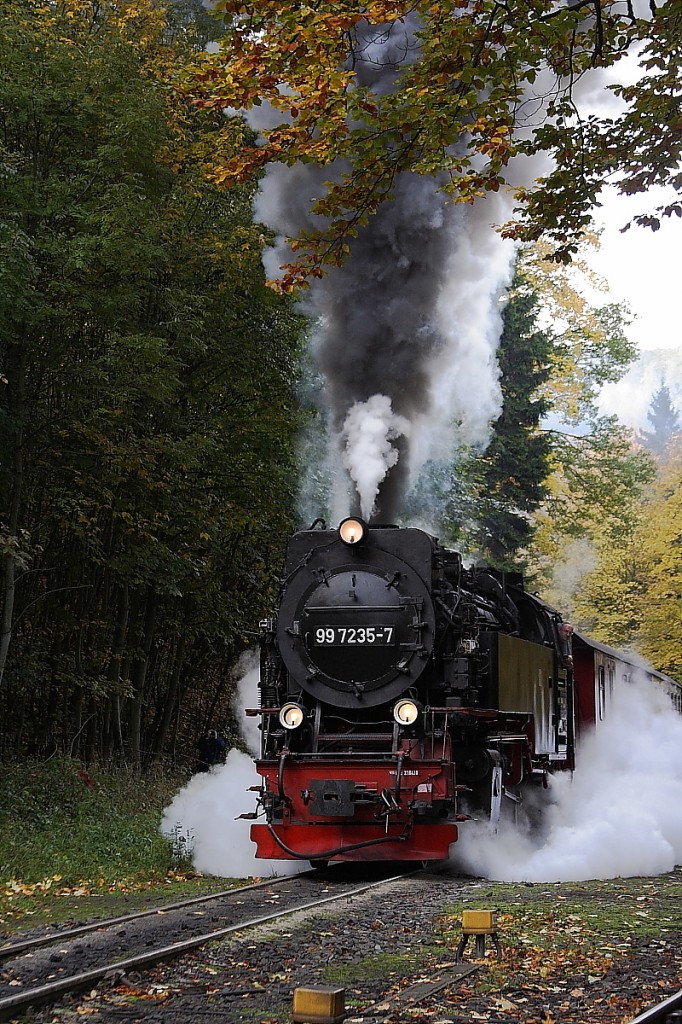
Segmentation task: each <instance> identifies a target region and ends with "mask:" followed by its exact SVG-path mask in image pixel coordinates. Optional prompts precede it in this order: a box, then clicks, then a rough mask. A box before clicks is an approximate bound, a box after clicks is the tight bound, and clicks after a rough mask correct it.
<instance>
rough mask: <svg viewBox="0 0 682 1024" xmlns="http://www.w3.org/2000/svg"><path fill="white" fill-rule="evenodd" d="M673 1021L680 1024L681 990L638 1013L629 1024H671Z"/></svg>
mask: <svg viewBox="0 0 682 1024" xmlns="http://www.w3.org/2000/svg"><path fill="white" fill-rule="evenodd" d="M673 1021H674V1022H678V1021H679V1022H681V1024H682V990H681V991H679V992H676V993H675V995H673V996H670V997H669V998H668V999H664V1000H663V1002H662V1003H658V1004H657V1005H656V1006H652V1007H651V1008H650V1009H648V1010H645V1011H644V1013H640V1015H639V1017H635V1018H634V1019H633V1020H631V1021H630V1024H668V1022H670V1024H672V1022H673Z"/></svg>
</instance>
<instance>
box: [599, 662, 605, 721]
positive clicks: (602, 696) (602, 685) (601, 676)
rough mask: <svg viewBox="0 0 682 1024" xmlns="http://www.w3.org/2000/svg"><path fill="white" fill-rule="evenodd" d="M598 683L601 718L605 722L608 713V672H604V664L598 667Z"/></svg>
mask: <svg viewBox="0 0 682 1024" xmlns="http://www.w3.org/2000/svg"><path fill="white" fill-rule="evenodd" d="M597 685H598V696H599V720H600V721H602V722H603V720H604V716H605V714H606V673H605V672H604V666H603V665H600V666H599V668H598V669H597Z"/></svg>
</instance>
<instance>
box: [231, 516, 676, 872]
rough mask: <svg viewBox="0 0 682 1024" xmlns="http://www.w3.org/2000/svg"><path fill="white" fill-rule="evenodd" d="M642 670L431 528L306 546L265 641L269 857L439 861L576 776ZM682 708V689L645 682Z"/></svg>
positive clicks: (295, 544)
mask: <svg viewBox="0 0 682 1024" xmlns="http://www.w3.org/2000/svg"><path fill="white" fill-rule="evenodd" d="M634 669H635V666H634V664H633V663H632V662H631V661H629V660H628V659H627V657H625V656H624V655H622V654H620V653H618V652H616V651H614V650H612V649H611V648H608V647H605V646H604V645H601V644H597V643H594V642H592V641H590V640H588V639H587V638H586V637H583V636H580V635H578V634H576V633H575V632H574V630H573V628H572V627H571V625H570V624H569V623H566V622H564V621H562V618H561V616H560V615H559V614H558V613H557V612H556V611H554V610H553V609H552V608H550V607H549V606H548V605H546V604H545V603H543V602H542V601H541V600H539V599H538V598H537V597H535V596H533V595H532V594H529V593H528V592H526V591H525V590H524V587H523V580H522V578H521V577H520V575H516V574H510V573H502V572H498V571H495V570H494V569H491V568H466V567H465V566H464V565H463V563H462V560H461V557H460V556H459V555H458V554H457V553H456V552H453V551H449V550H447V549H446V548H444V547H443V546H441V545H440V544H439V543H438V541H437V540H436V539H434V538H433V537H431V536H430V535H428V534H427V533H424V532H423V531H421V530H417V529H401V528H398V527H385V526H374V525H372V526H370V525H368V524H367V523H365V522H363V521H362V520H361V519H359V518H354V517H351V518H348V519H345V520H343V522H342V523H341V524H340V526H339V527H338V529H336V530H329V529H326V528H325V527H324V524H322V523H321V522H320V521H318V522H316V523H315V524H313V527H311V529H309V530H305V531H301V532H299V533H296V534H295V535H294V536H293V537H292V538H291V540H290V542H289V544H288V548H287V554H286V565H285V574H284V578H283V580H282V587H281V593H280V601H279V608H278V615H277V618H276V619H274V618H273V619H268V620H266V621H265V622H263V623H262V624H261V674H260V708H258V709H251V710H250V711H247V714H248V713H251V714H255V715H260V718H261V726H260V728H261V755H260V758H259V759H258V760H257V761H256V770H257V772H258V774H259V775H260V776H261V777H262V784H261V786H260V787H259V788H258V808H257V811H256V812H255V813H254V814H252V815H249V816H250V817H253V818H256V819H259V818H261V817H264V821H260V820H257V821H256V823H254V824H253V825H252V826H251V838H252V840H253V842H254V843H255V844H256V848H257V853H256V856H257V857H263V858H275V859H277V858H285V859H300V860H307V861H311V862H312V863H313V864H316V865H321V864H325V863H326V862H328V861H330V860H345V861H355V860H379V859H381V860H409V861H418V862H419V861H421V862H429V861H437V860H441V859H444V858H446V857H447V855H448V849H449V846H450V844H451V843H454V842H455V841H456V840H457V837H458V828H459V826H460V823H461V822H464V821H466V820H468V819H470V818H472V817H474V818H479V819H480V818H485V819H487V820H489V821H490V822H491V823H492V824H493V825H495V824H496V823H497V821H498V820H499V818H500V814H501V811H502V809H503V805H504V806H507V807H510V808H512V807H514V805H518V804H519V803H520V802H521V801H522V800H523V796H524V792H525V791H526V790H527V788H528V787H535V786H544V787H546V786H547V784H548V777H549V775H550V773H553V772H557V771H570V770H571V769H573V767H574V765H575V748H576V740H577V739H578V738H579V734H580V732H581V731H583V730H586V729H591V728H597V727H598V726H599V723H600V722H601V721H603V720H604V718H605V717H606V714H607V710H608V705H609V702H610V699H611V696H612V693H613V690H614V687H615V686H616V685H617V684H618V685H620V684H622V683H623V681H627V679H629V678H630V677H631V675H632V673H633V672H634ZM649 674H650V675H651V677H652V679H654V681H656V682H657V683H658V684H660V685H664V686H666V687H667V688H668V690H669V692H670V694H671V697H672V698H673V699H674V701H675V702H676V703H677V705H678V708H682V697H681V688H680V687H679V686H678V685H677V684H675V683H674V682H673V681H672V680H669V679H666V678H665V677H663V676H661V675H660V674H658V673H649Z"/></svg>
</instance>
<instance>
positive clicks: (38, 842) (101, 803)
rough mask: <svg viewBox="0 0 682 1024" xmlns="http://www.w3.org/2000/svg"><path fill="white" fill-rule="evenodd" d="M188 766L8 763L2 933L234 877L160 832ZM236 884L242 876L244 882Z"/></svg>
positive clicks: (0, 828)
mask: <svg viewBox="0 0 682 1024" xmlns="http://www.w3.org/2000/svg"><path fill="white" fill-rule="evenodd" d="M186 781H187V777H186V776H183V775H181V774H179V773H175V774H169V773H167V772H161V771H156V772H150V773H145V774H144V775H140V774H139V773H137V772H133V771H130V770H128V769H107V770H98V769H90V770H89V771H88V772H83V769H82V766H81V765H80V764H79V763H78V762H76V761H72V760H70V759H56V758H55V759H53V760H50V761H47V762H41V763H39V762H21V763H15V764H5V765H3V766H2V768H1V769H0V933H4V934H5V935H9V934H14V933H16V932H18V931H23V930H25V929H27V928H33V927H35V926H37V925H42V924H51V923H55V924H57V923H62V922H65V921H74V922H75V921H82V920H86V919H90V918H93V917H95V918H96V917H112V916H118V915H120V914H127V913H132V912H133V911H135V910H141V909H145V908H146V907H151V906H155V905H157V904H159V903H170V902H173V901H174V900H176V899H182V898H183V897H185V896H194V895H196V896H198V895H201V894H203V893H207V892H213V891H217V890H219V889H224V888H228V887H229V881H228V880H226V879H224V878H210V877H203V876H201V875H198V874H196V873H195V872H193V871H192V870H191V867H190V865H189V864H188V863H187V858H186V857H185V856H184V855H183V852H182V851H179V850H178V849H175V848H174V845H175V844H174V843H173V841H172V839H171V841H168V840H167V839H165V838H164V837H163V836H162V835H160V833H159V824H160V821H161V814H162V811H163V809H164V807H166V806H167V805H168V803H169V802H170V800H171V798H172V796H173V794H174V793H175V792H176V791H177V789H178V788H180V787H181V786H182V785H183V784H184V783H185V782H186ZM235 884H237V883H236V882H235Z"/></svg>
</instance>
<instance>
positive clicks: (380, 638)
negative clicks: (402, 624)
mask: <svg viewBox="0 0 682 1024" xmlns="http://www.w3.org/2000/svg"><path fill="white" fill-rule="evenodd" d="M311 636H312V640H313V643H314V645H315V646H316V647H351V646H352V647H357V646H363V645H368V644H369V645H370V646H376V647H381V646H384V645H390V644H394V643H395V642H396V641H395V639H394V638H395V626H318V627H317V628H316V629H313V630H311Z"/></svg>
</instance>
